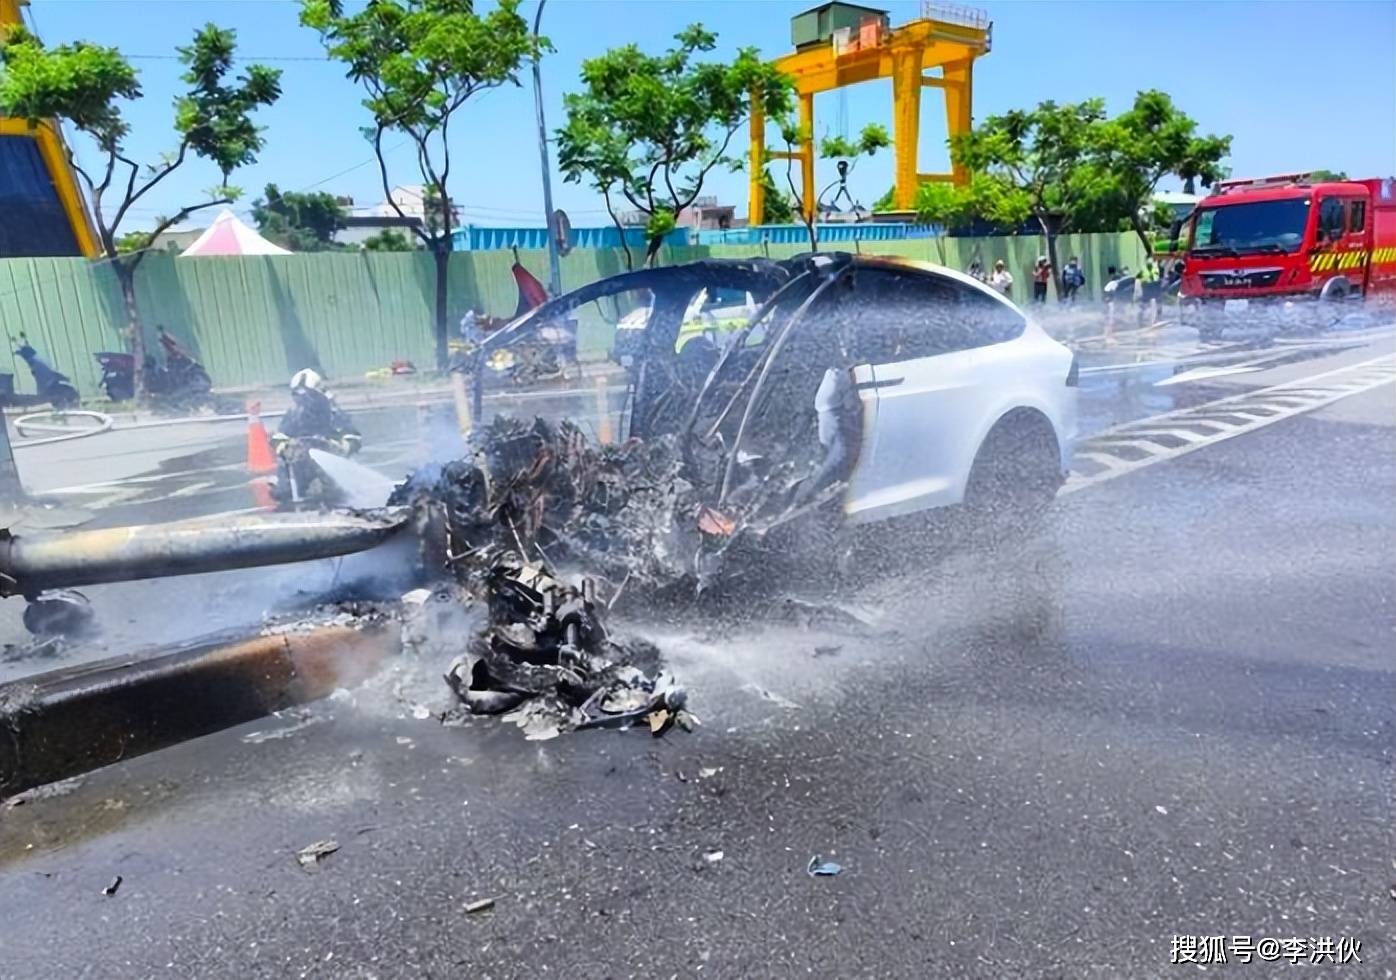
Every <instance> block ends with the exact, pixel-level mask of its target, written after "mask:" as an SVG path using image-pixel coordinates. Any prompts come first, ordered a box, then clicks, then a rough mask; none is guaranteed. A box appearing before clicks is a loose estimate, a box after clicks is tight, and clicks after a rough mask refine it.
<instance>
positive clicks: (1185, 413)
mask: <svg viewBox="0 0 1396 980" xmlns="http://www.w3.org/2000/svg"><path fill="white" fill-rule="evenodd" d="M1325 379H1326V380H1327V383H1326V384H1315V382H1319V381H1323V380H1325ZM1393 381H1396V357H1393V356H1392V355H1390V354H1386V355H1384V356H1382V357H1375V358H1372V359H1371V360H1369V361H1361V362H1359V363H1357V364H1350V365H1347V366H1346V367H1340V368H1334V369H1333V370H1331V371H1324V372H1322V373H1321V374H1313V375H1310V376H1308V377H1307V378H1300V379H1298V380H1295V381H1289V382H1283V383H1281V384H1277V385H1272V386H1271V387H1269V388H1262V389H1259V390H1257V391H1248V392H1244V393H1243V394H1239V395H1231V396H1229V397H1227V398H1219V399H1217V400H1216V401H1211V402H1206V403H1205V404H1202V405H1195V406H1193V407H1191V408H1183V409H1176V410H1174V411H1172V412H1166V413H1164V414H1162V415H1155V416H1151V417H1149V418H1144V419H1137V420H1135V421H1133V422H1124V423H1122V424H1120V425H1117V426H1114V427H1112V428H1109V429H1106V430H1104V431H1103V432H1099V433H1097V434H1096V435H1094V436H1093V437H1091V438H1090V439H1088V440H1087V441H1086V442H1085V443H1084V444H1083V446H1082V448H1081V449H1079V450H1077V452H1076V455H1077V457H1079V458H1082V459H1086V460H1089V461H1091V462H1094V463H1096V464H1098V465H1100V466H1102V467H1103V468H1102V469H1101V470H1100V471H1099V472H1098V473H1093V474H1090V475H1089V476H1087V475H1083V474H1075V473H1074V474H1072V476H1071V477H1070V478H1069V479H1068V480H1067V482H1066V485H1065V486H1063V487H1062V489H1061V492H1062V493H1064V494H1066V493H1075V492H1076V491H1078V490H1084V489H1085V488H1086V487H1089V486H1094V485H1095V484H1097V483H1102V482H1104V481H1106V480H1113V479H1115V478H1116V477H1119V476H1124V475H1125V474H1126V473H1133V472H1134V471H1135V470H1140V469H1143V468H1144V467H1146V466H1153V465H1154V464H1155V463H1161V462H1163V461H1165V460H1169V459H1176V458H1177V457H1179V456H1183V455H1186V454H1187V453H1191V452H1195V451H1196V450H1198V449H1202V448H1204V447H1206V446H1211V445H1215V444H1216V443H1219V442H1222V441H1224V440H1227V439H1234V438H1235V437H1236V436H1239V435H1245V434H1246V433H1248V432H1254V431H1255V430H1256V429H1261V428H1264V427H1265V426H1267V425H1273V424H1274V423H1276V422H1280V421H1282V420H1284V419H1287V418H1293V417H1294V416H1296V415H1301V414H1304V413H1306V412H1312V411H1313V410H1314V409H1317V408H1322V407H1323V406H1325V405H1331V404H1332V403H1333V402H1336V401H1339V400H1340V399H1343V398H1347V397H1348V396H1349V395H1355V394H1358V393H1360V392H1364V391H1370V390H1371V389H1373V388H1379V387H1381V386H1382V385H1386V384H1391V383H1392V382H1393ZM1232 405H1255V406H1257V407H1259V406H1265V407H1268V408H1272V409H1273V410H1274V411H1273V412H1272V414H1270V415H1267V416H1262V417H1259V418H1256V417H1254V416H1253V415H1247V416H1246V417H1247V418H1248V419H1251V421H1247V422H1244V423H1241V424H1236V425H1228V426H1224V427H1222V428H1221V429H1220V431H1217V432H1216V433H1215V434H1214V435H1210V436H1200V435H1198V434H1197V433H1195V432H1189V431H1188V430H1187V429H1185V428H1183V426H1192V427H1197V426H1207V427H1218V426H1222V425H1223V424H1222V423H1219V422H1215V421H1213V420H1210V419H1198V418H1195V417H1194V416H1196V415H1198V414H1208V415H1214V414H1238V415H1239V414H1241V413H1239V412H1235V411H1234V410H1232V409H1230V408H1229V406H1232ZM1155 433H1156V434H1161V435H1169V436H1173V437H1175V438H1177V439H1180V440H1182V441H1183V443H1184V444H1183V445H1181V446H1176V447H1173V448H1167V447H1160V451H1158V452H1156V453H1151V454H1150V455H1147V456H1145V457H1143V458H1142V459H1135V460H1126V459H1121V458H1120V457H1118V456H1112V455H1111V454H1110V452H1109V450H1110V440H1112V439H1115V440H1120V439H1121V437H1133V436H1145V437H1147V436H1149V435H1150V434H1155Z"/></svg>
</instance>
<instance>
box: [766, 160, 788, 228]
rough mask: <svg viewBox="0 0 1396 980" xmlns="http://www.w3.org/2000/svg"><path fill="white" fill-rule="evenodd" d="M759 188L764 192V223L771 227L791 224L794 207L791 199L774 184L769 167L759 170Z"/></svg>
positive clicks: (774, 180)
mask: <svg viewBox="0 0 1396 980" xmlns="http://www.w3.org/2000/svg"><path fill="white" fill-rule="evenodd" d="M761 186H762V188H764V191H765V194H764V197H765V202H766V206H765V211H766V221H767V222H769V223H770V224H773V225H788V224H793V223H794V221H795V207H794V205H793V204H792V203H791V197H790V195H788V194H786V193H785V192H784V191H782V190H781V189H780V186H779V185H778V184H776V179H775V177H774V176H773V175H772V174H771V168H770V167H769V166H767V167H763V168H762V169H761Z"/></svg>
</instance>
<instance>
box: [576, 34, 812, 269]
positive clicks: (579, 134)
mask: <svg viewBox="0 0 1396 980" xmlns="http://www.w3.org/2000/svg"><path fill="white" fill-rule="evenodd" d="M674 37H675V41H676V42H677V44H676V45H675V46H674V47H672V48H670V49H669V50H668V51H666V52H665V53H664V54H662V55H648V54H645V53H644V52H642V51H641V50H640V49H639V48H638V47H636V46H635V45H634V44H627V45H625V46H623V47H619V48H615V49H613V50H611V51H608V52H606V53H605V54H604V55H601V56H600V57H597V58H591V59H588V60H587V61H584V62H583V63H582V85H583V88H582V91H580V92H574V93H572V94H569V95H568V96H567V97H566V99H565V103H564V104H565V107H566V114H567V118H566V124H565V125H564V126H563V127H562V128H561V129H560V130H558V133H557V146H558V166H559V167H560V168H561V170H562V173H563V175H564V178H565V179H566V180H567V181H569V182H571V183H581V182H582V181H584V180H589V181H590V182H591V184H592V186H593V187H595V188H596V190H597V191H599V192H600V193H601V195H602V197H603V199H604V200H605V202H606V207H607V210H608V211H609V212H610V214H611V217H612V220H614V221H616V224H617V226H618V227H619V225H620V220H619V217H618V211H617V208H620V207H623V206H624V203H625V202H629V204H630V206H631V207H632V208H634V209H635V210H636V211H638V212H639V213H640V214H642V215H643V216H644V218H645V222H646V226H645V231H646V236H647V238H648V248H647V258H649V259H650V260H652V259H653V257H654V256H655V255H656V254H657V253H658V250H659V245H660V243H661V241H662V240H663V237H664V235H665V234H666V233H667V232H668V231H669V230H671V229H672V228H673V227H674V225H675V222H676V220H677V216H678V215H679V214H680V213H681V212H682V211H683V209H684V208H686V207H689V206H690V205H692V204H693V202H694V201H695V200H697V198H698V195H699V193H700V192H701V191H702V189H703V182H704V181H705V180H706V178H707V176H708V174H709V173H710V172H711V171H712V169H713V168H714V167H718V166H728V167H736V166H738V165H739V161H737V160H735V159H733V158H732V157H731V156H729V155H728V147H729V146H730V144H731V141H732V138H733V136H734V135H735V134H736V133H737V131H738V130H739V129H740V128H741V126H742V125H743V123H745V122H746V120H747V118H748V116H749V115H750V112H751V97H752V96H751V94H752V92H753V91H755V92H759V93H760V95H759V98H760V99H761V102H762V107H763V109H764V111H765V113H766V115H767V116H768V117H770V118H779V117H782V116H784V115H786V114H787V113H788V112H789V109H790V105H791V100H792V94H793V88H792V86H791V83H790V81H789V80H788V79H786V78H785V77H784V76H782V75H780V74H779V73H778V72H776V71H775V69H774V68H772V67H771V66H770V65H768V64H766V63H765V62H763V61H762V60H761V58H760V57H759V56H758V54H757V52H756V50H755V49H754V48H742V49H740V50H739V51H738V52H737V55H736V57H735V58H734V59H733V60H732V61H731V62H730V63H723V62H716V61H700V60H698V57H699V55H701V54H704V53H706V52H710V51H712V50H713V49H714V48H715V47H716V46H717V36H716V35H715V34H713V33H712V32H710V31H708V30H705V29H704V28H703V26H702V25H701V24H693V25H691V26H689V27H688V28H685V29H684V30H683V31H681V32H679V33H678V34H676V35H675V36H674ZM622 237H623V236H622ZM627 256H628V250H627Z"/></svg>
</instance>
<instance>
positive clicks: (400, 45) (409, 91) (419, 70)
mask: <svg viewBox="0 0 1396 980" xmlns="http://www.w3.org/2000/svg"><path fill="white" fill-rule="evenodd" d="M519 2H520V0H499V2H498V4H497V5H496V6H495V7H494V9H492V10H491V11H490V12H489V13H487V14H479V13H476V11H475V4H474V2H473V0H374V2H373V3H370V4H368V5H367V6H365V7H363V8H362V9H360V10H358V11H357V12H355V13H352V14H351V13H346V11H345V7H344V4H343V2H342V0H301V23H302V24H304V25H305V26H307V27H309V28H311V29H313V30H315V31H316V32H317V33H318V34H319V35H320V40H321V42H322V43H323V44H324V46H325V51H326V52H327V53H328V54H329V56H330V57H331V58H333V59H335V60H336V61H340V62H343V64H344V65H345V66H346V68H347V76H348V77H349V78H350V79H352V80H353V81H354V82H356V83H357V84H359V85H361V86H362V87H363V89H364V91H365V93H366V95H367V97H366V98H365V99H364V102H363V104H364V107H365V108H366V109H368V111H369V113H370V114H371V115H372V118H373V125H371V126H369V127H368V128H367V129H366V130H365V131H364V132H365V135H366V136H367V137H368V139H369V142H371V143H372V144H373V152H374V154H375V156H376V157H377V158H378V172H379V175H380V177H381V178H382V183H383V194H384V196H385V197H386V198H387V199H388V201H389V203H390V204H391V205H392V207H393V209H394V210H395V211H397V213H398V214H399V215H400V216H402V217H407V215H406V214H405V213H404V212H403V210H402V208H401V206H400V205H399V204H398V203H397V202H395V201H393V197H392V186H391V183H390V181H389V179H388V162H387V159H386V156H385V153H384V146H383V142H384V138H385V137H386V136H388V135H389V134H391V133H399V134H402V135H404V136H406V137H407V139H408V141H409V142H410V143H411V144H412V145H413V148H414V149H415V151H416V152H415V153H414V154H413V159H414V160H415V161H416V165H417V170H418V173H419V174H420V181H421V183H422V185H423V187H424V188H425V190H426V192H427V195H428V201H435V206H436V208H437V209H439V210H440V212H441V213H440V216H439V219H433V220H432V221H431V222H424V223H423V224H422V225H420V226H414V227H413V229H412V231H413V234H415V235H416V236H417V237H418V238H419V239H421V241H422V243H423V244H424V245H425V246H426V247H427V248H428V249H430V250H431V253H432V257H433V259H434V261H435V265H436V305H435V314H436V315H435V339H436V363H437V367H439V368H441V369H443V370H444V369H445V367H446V361H447V356H448V355H447V349H446V338H447V333H448V330H449V327H448V325H447V307H448V296H447V288H448V281H449V280H448V266H449V262H450V257H451V227H452V220H451V219H452V215H451V213H450V201H451V195H450V193H449V192H448V190H447V185H448V183H449V181H450V176H451V145H450V139H449V136H450V126H451V123H452V121H453V120H454V119H455V117H456V113H457V112H459V111H460V109H461V108H462V107H464V106H465V104H466V103H467V102H468V101H469V100H470V98H471V97H472V96H474V95H477V94H478V93H480V92H483V91H486V90H488V89H492V88H497V87H499V86H501V85H505V84H513V85H517V84H519V78H518V76H519V70H520V68H521V67H522V66H524V65H525V64H526V63H528V62H531V61H532V60H533V59H535V58H537V57H539V56H540V55H541V53H542V52H543V51H544V50H549V49H550V48H551V46H550V45H549V43H548V41H547V39H546V38H543V37H539V36H537V35H535V34H533V33H532V32H531V31H530V30H529V29H528V24H527V22H525V20H524V19H523V18H522V17H521V16H519V12H518V10H519Z"/></svg>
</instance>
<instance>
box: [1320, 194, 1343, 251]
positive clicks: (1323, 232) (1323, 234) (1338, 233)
mask: <svg viewBox="0 0 1396 980" xmlns="http://www.w3.org/2000/svg"><path fill="white" fill-rule="evenodd" d="M1343 218H1344V215H1343V202H1342V199H1341V198H1337V197H1326V198H1324V199H1323V203H1322V204H1320V205H1319V209H1318V235H1319V238H1320V239H1326V240H1328V241H1333V240H1334V239H1338V238H1341V237H1342V236H1343V232H1344V230H1345V228H1344V226H1345V224H1346V223H1345V222H1344V220H1343Z"/></svg>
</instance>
